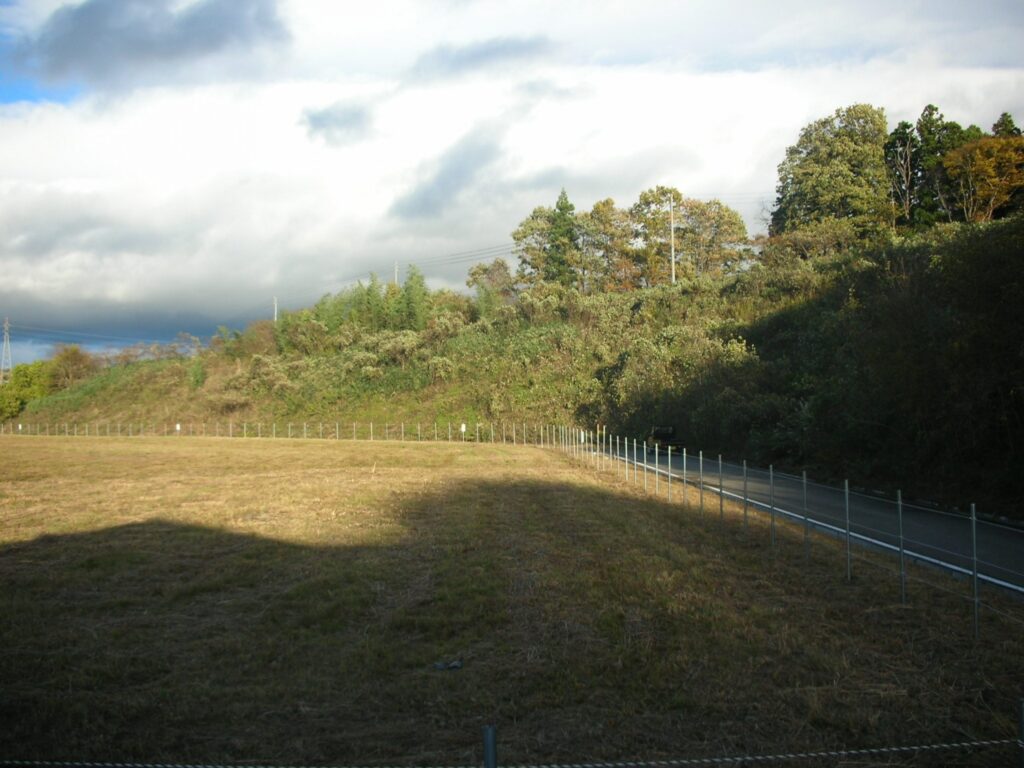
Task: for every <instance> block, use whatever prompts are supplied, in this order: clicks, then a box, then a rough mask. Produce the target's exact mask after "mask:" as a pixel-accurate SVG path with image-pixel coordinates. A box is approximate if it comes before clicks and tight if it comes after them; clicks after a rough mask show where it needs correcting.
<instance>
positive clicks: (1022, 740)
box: [1017, 699, 1024, 768]
mask: <svg viewBox="0 0 1024 768" xmlns="http://www.w3.org/2000/svg"><path fill="white" fill-rule="evenodd" d="M1017 749H1018V750H1020V768H1024V699H1021V700H1020V722H1019V723H1018V724H1017Z"/></svg>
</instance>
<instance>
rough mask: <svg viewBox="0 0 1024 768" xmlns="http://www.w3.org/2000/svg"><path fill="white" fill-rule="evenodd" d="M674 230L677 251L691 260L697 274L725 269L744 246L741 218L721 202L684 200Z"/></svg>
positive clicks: (744, 233) (744, 236)
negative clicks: (740, 247)
mask: <svg viewBox="0 0 1024 768" xmlns="http://www.w3.org/2000/svg"><path fill="white" fill-rule="evenodd" d="M675 226H676V232H677V235H676V237H677V240H676V248H677V250H679V249H680V248H681V249H682V251H683V252H684V253H685V254H686V257H687V258H690V259H692V260H693V264H694V267H695V268H696V271H697V273H698V274H702V273H706V272H709V271H711V270H714V269H719V268H722V267H724V266H727V264H728V262H729V261H731V260H733V259H734V258H735V257H736V255H737V254H738V253H739V249H738V247H739V246H741V245H744V244H745V243H746V242H747V225H746V224H744V223H743V217H742V216H740V215H739V213H737V212H736V211H735V210H733V209H732V208H730V207H729V206H727V205H725V204H724V203H722V202H721V201H720V200H708V201H706V202H705V201H703V200H693V199H690V198H687V199H685V200H683V202H682V204H681V205H680V206H679V211H678V212H676V214H675Z"/></svg>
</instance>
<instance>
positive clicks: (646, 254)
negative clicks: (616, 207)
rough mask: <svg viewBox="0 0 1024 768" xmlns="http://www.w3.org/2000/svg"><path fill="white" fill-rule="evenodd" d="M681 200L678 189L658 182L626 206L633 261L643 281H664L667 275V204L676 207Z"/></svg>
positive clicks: (668, 239) (669, 263) (668, 265)
mask: <svg viewBox="0 0 1024 768" xmlns="http://www.w3.org/2000/svg"><path fill="white" fill-rule="evenodd" d="M682 203H683V196H682V194H681V193H680V192H679V190H678V189H676V188H675V187H664V186H660V185H659V186H657V187H654V188H652V189H648V190H644V191H643V192H641V193H640V197H639V199H638V200H637V201H636V202H635V203H634V204H633V206H632V208H630V209H629V219H630V222H631V223H632V225H633V243H634V246H635V248H636V262H637V265H638V267H639V270H640V276H641V280H642V281H643V284H644V285H656V284H659V283H667V282H668V281H669V279H670V278H669V275H670V273H671V270H672V264H671V253H672V244H671V234H672V233H671V227H670V221H671V215H670V214H671V211H670V207H672V208H675V209H677V210H678V209H679V207H680V206H681V205H682ZM676 244H677V245H678V241H677V243H676ZM677 257H678V249H677Z"/></svg>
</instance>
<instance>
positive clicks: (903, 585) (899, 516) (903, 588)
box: [896, 491, 907, 605]
mask: <svg viewBox="0 0 1024 768" xmlns="http://www.w3.org/2000/svg"><path fill="white" fill-rule="evenodd" d="M896 521H897V522H898V523H899V529H900V602H901V603H903V604H904V605H906V604H907V565H906V561H905V560H904V557H903V491H896Z"/></svg>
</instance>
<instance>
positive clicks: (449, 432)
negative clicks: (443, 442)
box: [448, 421, 452, 443]
mask: <svg viewBox="0 0 1024 768" xmlns="http://www.w3.org/2000/svg"><path fill="white" fill-rule="evenodd" d="M451 441H452V423H451V422H450V421H449V422H448V442H449V443H450V442H451Z"/></svg>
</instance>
